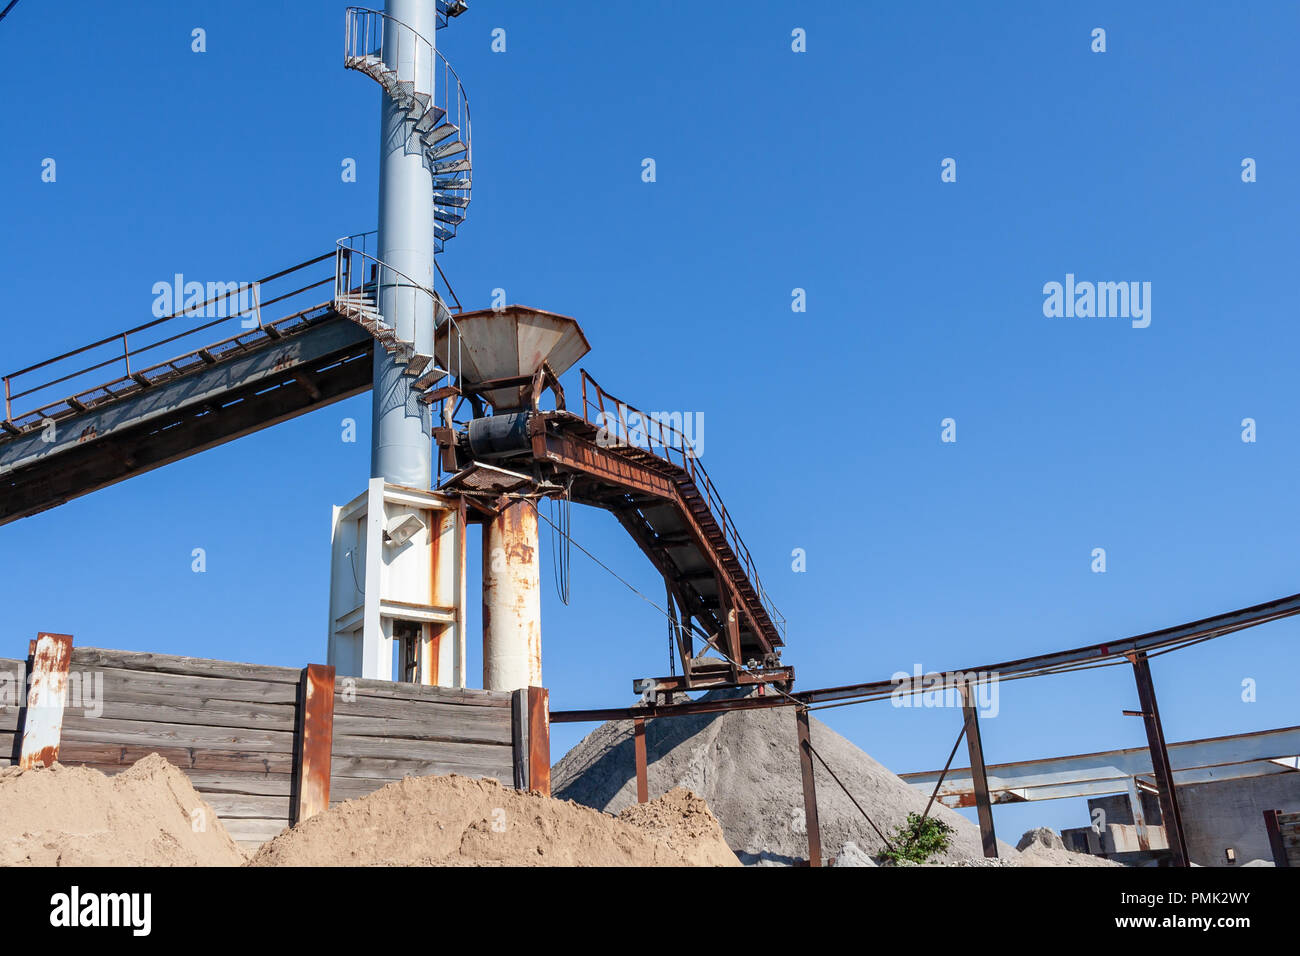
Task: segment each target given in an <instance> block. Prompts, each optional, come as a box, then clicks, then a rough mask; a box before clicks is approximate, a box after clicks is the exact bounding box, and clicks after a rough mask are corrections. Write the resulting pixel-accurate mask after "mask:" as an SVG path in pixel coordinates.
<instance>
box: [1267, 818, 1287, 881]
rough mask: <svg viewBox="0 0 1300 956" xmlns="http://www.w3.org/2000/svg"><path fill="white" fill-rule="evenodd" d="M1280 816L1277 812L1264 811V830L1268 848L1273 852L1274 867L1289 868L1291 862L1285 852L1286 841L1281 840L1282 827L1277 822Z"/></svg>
mask: <svg viewBox="0 0 1300 956" xmlns="http://www.w3.org/2000/svg"><path fill="white" fill-rule="evenodd" d="M1279 816H1280V814H1279V813H1278V811H1277V810H1265V811H1264V830H1265V832H1266V833H1268V846H1269V849H1270V850H1272V851H1273V865H1274V866H1285V867H1290V866H1291V860H1290V859H1289V857H1288V856H1287V852H1286V840H1285V839H1283V838H1282V825H1281V821H1280V820H1278V817H1279Z"/></svg>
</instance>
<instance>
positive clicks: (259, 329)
mask: <svg viewBox="0 0 1300 956" xmlns="http://www.w3.org/2000/svg"><path fill="white" fill-rule="evenodd" d="M331 255H332V254H331V253H328V252H327V253H325V254H324V255H322V256H317V257H316V258H314V259H308V260H307V261H306V262H301V263H299V264H298V265H296V266H292V267H291V268H288V269H284V270H282V271H280V272H276V273H273V274H272V275H269V276H265V277H263V278H261V279H257V280H254V281H252V282H209V283H206V284H202V283H196V282H184V283H180V286H181V287H180V288H174V287H173V286H172V284H170V283H166V282H161V283H155V284H154V285H153V286H152V287H151V296H152V298H153V302H154V308H155V314H156V310H157V308H158V307H159V306H158V303H159V300H160V299H161V298H162V295H163V293H162V292H159V286H162V287H164V290H165V291H166V293H167V294H169V295H170V296H171V299H172V301H171V303H170V304H171V305H172V306H176V305H177V304H180V308H175V309H174V310H173V311H171V312H169V314H167V315H163V316H160V317H159V318H156V319H154V320H152V321H150V322H145V323H144V324H142V325H137V326H134V327H133V328H129V329H126V330H125V331H123V332H117V333H115V334H113V335H110V336H107V337H106V338H102V339H99V340H98V341H96V342H91V343H90V344H89V345H83V346H81V347H80V348H76V349H73V350H72V351H70V352H65V353H63V354H62V355H57V356H55V357H54V358H51V359H47V360H45V361H44V362H38V363H37V364H35V365H29V366H27V367H26V368H23V369H19V370H18V371H16V372H10V373H9V374H8V375H5V376H3V386H4V418H3V420H0V425H2V426H3V430H4V431H3V433H0V438H3V437H5V435H6V433H7V434H9V435H13V434H20V433H21V432H23V431H24V430H27V429H31V428H33V427H40V426H41V424H42V423H43V422H44V421H46V420H50V419H53V420H58V419H59V418H61V417H65V416H67V415H70V414H76V413H80V412H82V411H85V410H86V409H88V408H93V407H95V406H96V405H99V404H103V403H104V402H106V401H111V400H113V399H115V398H118V397H120V396H122V395H125V394H129V393H134V392H136V391H139V390H140V389H142V388H148V387H151V386H154V385H157V384H160V383H162V382H165V381H168V380H170V379H172V378H175V377H178V376H180V375H183V374H185V373H187V372H189V371H191V370H193V369H194V368H197V367H199V366H201V365H210V364H212V363H213V362H214V361H216V360H218V359H220V358H222V357H223V356H225V355H228V354H231V353H233V352H239V351H243V350H244V349H247V348H249V347H250V346H251V345H254V344H256V343H258V342H262V341H265V340H266V339H267V338H279V337H281V336H282V335H285V334H288V333H290V332H292V331H295V330H297V329H299V328H305V327H306V326H307V325H309V324H310V323H311V322H312V321H314V320H315V319H318V318H320V317H322V316H323V315H325V314H327V313H329V312H330V311H331V305H330V303H329V302H327V301H323V298H324V296H325V295H326V294H327V290H328V287H329V284H330V281H331V279H330V276H329V275H328V274H327V273H325V271H324V268H321V269H319V270H315V269H313V267H314V266H318V265H320V264H321V263H324V262H325V261H326V260H328V259H329V258H330V257H331ZM314 290H320V291H314ZM198 299H201V300H202V301H194V300H198ZM141 300H142V304H143V301H145V300H144V296H143V294H142V295H141ZM272 306H276V307H277V308H276V309H275V310H274V311H273V312H272V314H277V313H280V312H283V313H284V314H283V316H282V317H280V318H277V319H273V320H269V321H268V320H266V319H265V318H264V315H265V310H267V309H269V308H270V307H272ZM142 310H143V309H142ZM164 349H165V350H166V351H164ZM160 355H170V357H169V358H166V359H163V360H161V361H160V360H159V356H160Z"/></svg>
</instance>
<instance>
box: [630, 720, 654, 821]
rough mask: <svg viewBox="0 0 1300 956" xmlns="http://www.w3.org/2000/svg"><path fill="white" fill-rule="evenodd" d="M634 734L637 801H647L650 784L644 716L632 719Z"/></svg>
mask: <svg viewBox="0 0 1300 956" xmlns="http://www.w3.org/2000/svg"><path fill="white" fill-rule="evenodd" d="M632 735H633V737H634V738H635V750H636V802H637V803H645V802H646V801H647V800H649V799H650V785H649V782H648V781H647V776H646V757H645V718H644V717H638V718H636V719H635V720H634V721H632Z"/></svg>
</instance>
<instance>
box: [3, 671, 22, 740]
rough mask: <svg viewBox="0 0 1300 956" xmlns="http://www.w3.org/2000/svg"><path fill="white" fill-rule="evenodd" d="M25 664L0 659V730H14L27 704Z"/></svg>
mask: <svg viewBox="0 0 1300 956" xmlns="http://www.w3.org/2000/svg"><path fill="white" fill-rule="evenodd" d="M26 683H27V662H26V661H14V660H9V659H8V658H0V730H16V729H17V728H18V713H19V711H21V710H22V708H23V704H25V703H26V702H27V687H26Z"/></svg>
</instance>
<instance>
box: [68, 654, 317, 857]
mask: <svg viewBox="0 0 1300 956" xmlns="http://www.w3.org/2000/svg"><path fill="white" fill-rule="evenodd" d="M78 673H79V674H80V678H79V679H80V680H81V681H83V682H84V681H86V680H98V676H97V675H102V679H103V685H102V694H101V695H100V696H102V704H101V706H102V713H100V714H99V715H98V716H91V715H89V714H88V713H87V710H89V709H91V708H88V707H86V706H74V705H75V704H76V703H77V701H76V700H72V701H69V706H68V708H67V710H66V713H65V715H64V721H63V740H62V745H61V747H60V751H59V762H60V763H64V764H82V765H87V766H92V767H95V768H97V769H99V770H102V771H104V772H105V773H117V772H118V771H121V770H125V769H126V768H127V767H129V766H131V765H132V764H133V763H135V762H136V761H137V760H139V759H140V758H142V757H145V756H147V755H149V754H150V753H158V754H160V755H161V756H163V757H165V758H167V760H168V761H170V762H171V763H172V764H174V765H176V766H177V767H179V768H180V769H181V770H183V771H185V773H186V774H187V775H188V776H189V778H190V782H191V783H192V784H194V788H195V789H196V790H198V791H199V793H201V794H202V795H203V798H204V799H205V800H206V801H207V802H208V803H209V804H211V806H212V808H213V809H214V810H215V811H216V812H217V815H218V816H219V817H221V820H222V822H223V823H224V824H225V827H226V829H227V830H228V831H229V832H230V835H231V837H232V838H233V839H234V840H236V841H237V842H239V843H240V844H243V845H245V846H256V845H259V844H261V843H263V842H265V841H266V840H269V839H271V838H272V837H274V836H275V835H276V834H278V833H279V832H280V831H281V830H282V829H284V828H285V827H286V826H288V825H289V823H290V819H291V816H290V815H291V809H290V808H291V800H292V790H293V770H294V730H295V719H296V715H297V707H298V684H299V679H300V677H301V674H302V672H301V670H299V669H298V668H292V667H267V666H262V665H254V664H239V663H232V662H228V661H213V660H204V659H201V658H193V657H173V656H170V655H162V654H141V653H134V652H129V651H110V650H101V649H98V648H77V647H74V648H73V652H72V675H69V682H70V684H71V683H72V682H73V680H74V678H73V675H76V674H78ZM74 686H75V685H74ZM83 703H85V702H83Z"/></svg>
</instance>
